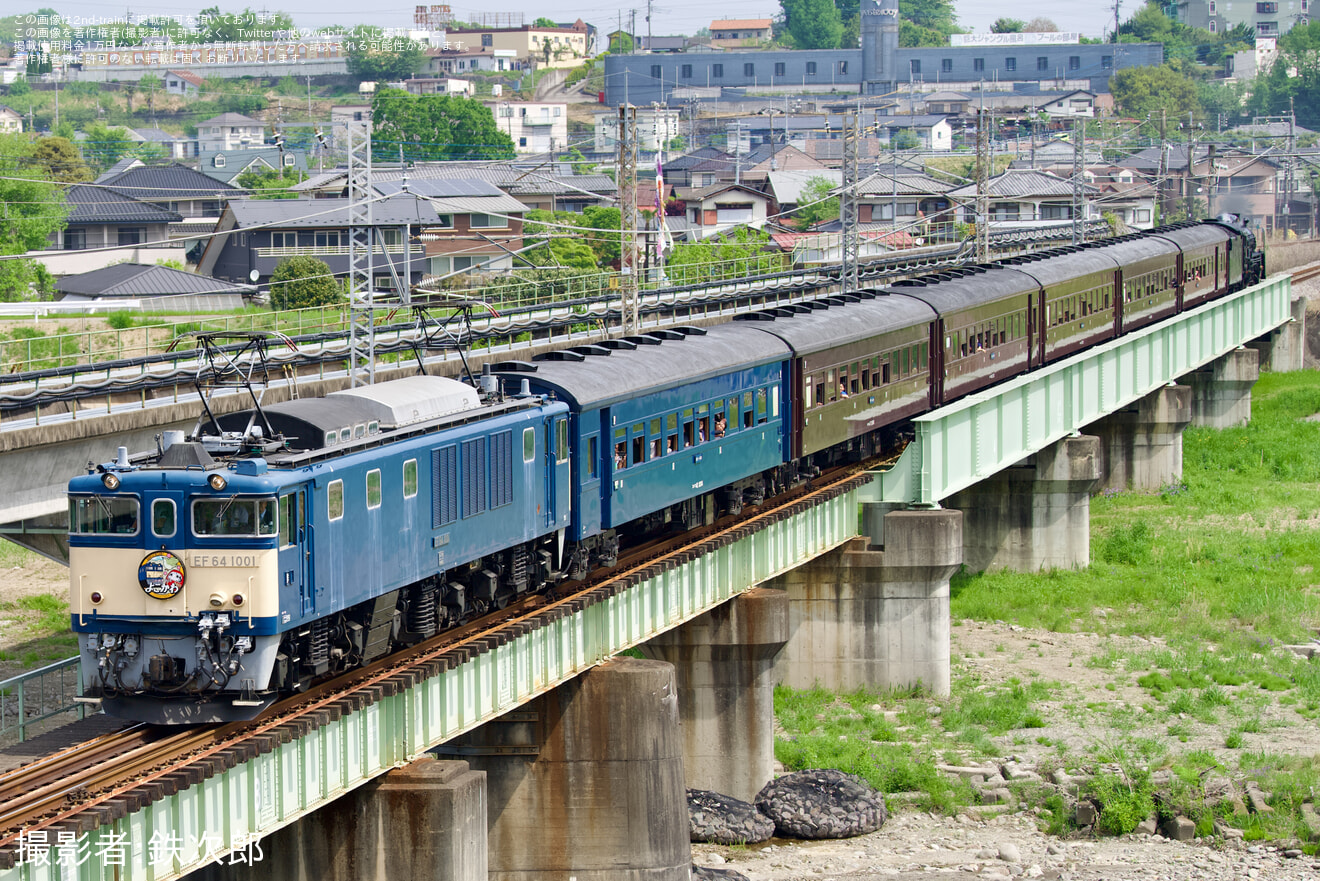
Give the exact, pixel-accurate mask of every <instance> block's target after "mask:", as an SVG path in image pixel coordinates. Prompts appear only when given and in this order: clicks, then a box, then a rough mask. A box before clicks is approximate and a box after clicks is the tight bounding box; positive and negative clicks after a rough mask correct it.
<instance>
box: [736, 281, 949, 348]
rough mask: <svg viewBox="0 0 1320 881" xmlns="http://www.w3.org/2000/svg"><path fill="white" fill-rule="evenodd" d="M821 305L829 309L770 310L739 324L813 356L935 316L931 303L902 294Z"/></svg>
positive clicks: (823, 303)
mask: <svg viewBox="0 0 1320 881" xmlns="http://www.w3.org/2000/svg"><path fill="white" fill-rule="evenodd" d="M818 304H819V305H826V306H827V307H828V308H824V309H820V308H816V309H810V310H807V309H806V307H801V311H796V312H795V311H794V309H793V308H792V307H790V308H787V309H785V308H779V309H768V310H766V311H764V312H759V313H754V314H752V315H748V316H745V317H743V319H742V320H741V321H740V322H739V323H746V324H747V325H748V326H750V327H755V328H759V329H760V330H763V331H765V332H766V333H769V334H773V335H774V336H777V337H779V338H780V339H781V340H783V341H784V342H786V343H788V344H789V345H790V346H792V347H793V351H794V352H795V353H796V354H798V355H810V354H813V353H815V352H822V351H825V350H827V349H833V348H836V347H838V346H843V345H847V344H849V343H853V342H858V341H860V340H865V339H871V338H874V337H876V336H879V335H880V334H882V333H886V332H888V331H893V330H902V329H904V328H908V327H914V326H916V325H925V324H928V323H929V322H930V321H931V320H932V319H934V317H935V313H934V310H932V309H931V307H930V305H929V304H927V303H924V302H922V301H921V300H916V299H913V298H912V297H908V296H905V295H903V294H899V293H888V292H882V293H880V294H879V295H878V296H876V297H875V298H874V299H863V300H860V301H857V302H843V303H838V302H835V298H832V297H827V298H825V299H824V300H818V301H816V302H815V303H813V304H812V305H813V306H815V305H818ZM923 338H924V337H923Z"/></svg>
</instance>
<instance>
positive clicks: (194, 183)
mask: <svg viewBox="0 0 1320 881" xmlns="http://www.w3.org/2000/svg"><path fill="white" fill-rule="evenodd" d="M100 182H101V183H107V184H110V185H111V186H113V187H115V188H116V189H118V190H123V191H124V192H126V193H128V194H130V195H131V196H133V197H134V198H137V199H208V198H224V197H225V196H226V195H228V194H230V193H232V192H233V191H234V189H235V188H234V187H232V186H230V185H229V184H227V183H225V182H224V181H218V180H215V179H214V178H210V177H207V176H206V175H204V174H202V173H201V172H200V171H194V170H193V169H191V168H189V167H188V166H186V165H180V164H178V163H177V162H175V163H172V164H170V165H141V166H138V167H136V168H130V169H128V170H127V171H124V172H121V173H120V174H117V175H115V176H114V177H112V178H107V179H105V180H103V181H100Z"/></svg>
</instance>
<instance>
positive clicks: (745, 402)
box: [742, 370, 834, 428]
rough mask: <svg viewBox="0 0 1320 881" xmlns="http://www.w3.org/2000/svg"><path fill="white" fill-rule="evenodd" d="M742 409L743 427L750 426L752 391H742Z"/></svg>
mask: <svg viewBox="0 0 1320 881" xmlns="http://www.w3.org/2000/svg"><path fill="white" fill-rule="evenodd" d="M830 373H831V374H833V373H834V371H833V370H831V371H830ZM742 411H743V428H751V427H752V419H753V418H754V417H753V414H752V393H751V392H743V396H742Z"/></svg>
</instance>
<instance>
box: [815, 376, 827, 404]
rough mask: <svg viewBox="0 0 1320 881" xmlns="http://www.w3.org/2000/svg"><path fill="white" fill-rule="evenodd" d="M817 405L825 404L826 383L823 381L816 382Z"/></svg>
mask: <svg viewBox="0 0 1320 881" xmlns="http://www.w3.org/2000/svg"><path fill="white" fill-rule="evenodd" d="M816 406H817V407H823V406H825V383H823V382H818V383H816Z"/></svg>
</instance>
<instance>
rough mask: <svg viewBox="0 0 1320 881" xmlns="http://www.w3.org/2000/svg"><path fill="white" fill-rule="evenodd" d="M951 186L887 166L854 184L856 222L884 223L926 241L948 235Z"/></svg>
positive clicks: (933, 178)
mask: <svg viewBox="0 0 1320 881" xmlns="http://www.w3.org/2000/svg"><path fill="white" fill-rule="evenodd" d="M951 189H953V185H952V184H951V183H949V182H947V181H943V180H940V179H939V178H936V177H933V176H931V175H929V174H926V173H925V172H924V171H920V170H916V169H911V168H907V167H905V166H902V165H887V166H885V167H883V168H880V169H878V170H877V171H876V172H875V173H874V174H871V175H869V176H867V177H866V178H864V179H862V180H861V181H860V182H858V184H857V219H858V222H860V223H871V222H881V221H883V222H885V223H886V224H889V225H890V226H891V228H892V227H893V226H897V227H898V228H900V229H911V230H914V231H915V232H916V234H918V235H923V236H926V237H930V236H935V235H937V234H939V235H943V234H946V233H949V232H951V229H950V228H949V227H950V226H951V224H952V222H953V220H954V216H953V213H952V205H953V203H952V200H951V199H950V197H949V191H950V190H951Z"/></svg>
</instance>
